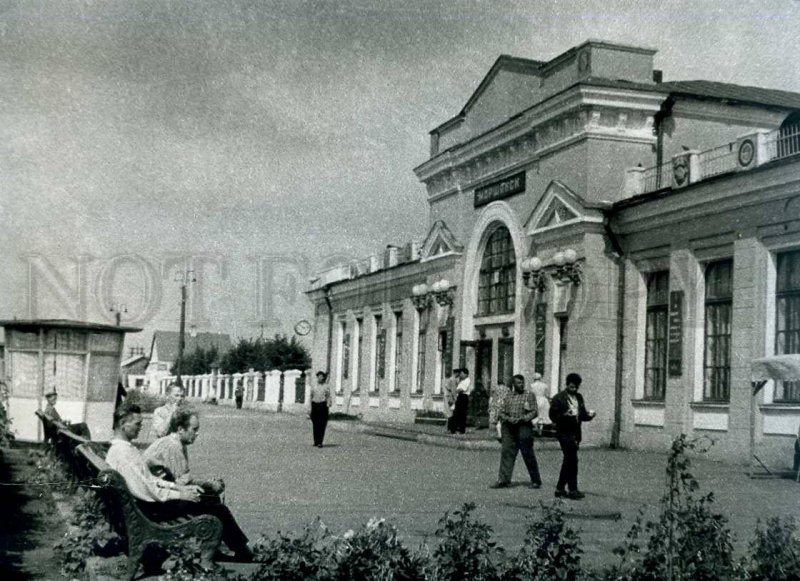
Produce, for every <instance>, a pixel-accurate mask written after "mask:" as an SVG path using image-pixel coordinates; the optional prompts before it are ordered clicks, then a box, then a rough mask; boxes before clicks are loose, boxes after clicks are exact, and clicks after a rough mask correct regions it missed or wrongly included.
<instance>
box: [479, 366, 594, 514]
mask: <svg viewBox="0 0 800 581" xmlns="http://www.w3.org/2000/svg"><path fill="white" fill-rule="evenodd" d="M537 381H541V376H539V377H538V378H537ZM582 382H583V379H582V378H581V376H580V375H578V374H577V373H570V374H569V375H567V378H566V388H565V389H564V390H563V391H560V392H559V393H557V394H556V395H554V396H553V398H552V399H551V400H550V401H549V402H548V403H549V411H548V416H549V418H550V421H551V422H552V423H553V425H554V427H555V431H556V438H557V439H558V443H559V445H560V446H561V452H562V454H563V459H562V462H561V471H560V473H559V475H558V483H557V484H556V490H555V496H556V497H558V498H569V499H573V500H580V499H581V498H584V494H583V492H581V491H580V489H579V488H578V448H579V447H580V442H581V436H582V430H581V424H582V423H583V422H588V421H591V420H592V419H594V416H595V412H594V411H592V410H587V409H586V404H585V403H584V401H583V396H582V395H581V394H580V393H578V390H579V389H580V386H581V383H582ZM543 385H544V384H543ZM537 387H538V388H537ZM498 391H499V393H498V394H497V396H496V398H495V401H494V402H493V411H494V414H493V415H494V418H495V419H496V420H497V422H498V425H499V429H500V442H501V452H500V473H499V476H498V479H497V482H495V483H494V484H493V485H492V488H507V487H508V486H509V485H510V484H511V476H512V474H513V472H514V463H515V462H516V458H517V454H518V453H520V454H522V459H523V461H524V462H525V467H526V468H527V469H528V476H529V477H530V479H531V484H530V485H531V488H541V486H542V477H541V474H540V473H539V465H538V463H537V461H536V454H535V452H534V451H533V438H534V420H536V419H537V418H539V417H540V416H539V413H540V409H539V408H540V405H539V402H538V401H537V392H539V391H542V390H541V386H537V385H536V382H534V385H533V389H531V390H526V388H525V377H524V376H522V375H515V376H514V377H513V378H512V380H511V389H510V390H505V391H503V390H498ZM539 397H540V398H541V397H543V395H539ZM545 400H546V398H545Z"/></svg>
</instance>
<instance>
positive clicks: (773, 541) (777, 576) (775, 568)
mask: <svg viewBox="0 0 800 581" xmlns="http://www.w3.org/2000/svg"><path fill="white" fill-rule="evenodd" d="M796 532H797V527H796V525H795V522H794V520H793V519H791V518H787V519H786V520H781V519H780V517H775V518H770V519H768V520H767V525H766V527H762V526H761V522H759V523H758V525H757V526H756V536H755V538H754V539H753V540H752V541H751V542H750V554H749V555H748V557H747V558H746V559H745V562H744V563H743V569H744V571H743V575H742V576H743V578H744V579H750V580H752V581H756V580H757V579H771V580H774V581H788V580H789V579H800V541H798V539H797V538H796V537H795V533H796Z"/></svg>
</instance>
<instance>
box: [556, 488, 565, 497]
mask: <svg viewBox="0 0 800 581" xmlns="http://www.w3.org/2000/svg"><path fill="white" fill-rule="evenodd" d="M565 496H567V491H566V490H559V489H558V488H556V498H564V497H565Z"/></svg>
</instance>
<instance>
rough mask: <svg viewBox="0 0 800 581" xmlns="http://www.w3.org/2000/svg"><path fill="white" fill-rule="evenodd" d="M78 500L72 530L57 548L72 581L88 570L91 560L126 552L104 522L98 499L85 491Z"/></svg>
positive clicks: (70, 528)
mask: <svg viewBox="0 0 800 581" xmlns="http://www.w3.org/2000/svg"><path fill="white" fill-rule="evenodd" d="M74 498H75V504H74V507H73V514H72V517H71V518H70V521H69V524H70V525H71V526H69V527H68V531H67V534H66V535H64V538H63V539H62V540H61V541H59V542H58V543H56V545H55V547H54V548H55V550H56V552H57V553H59V555H60V557H61V561H62V563H63V565H62V569H61V570H62V572H63V573H64V575H66V576H67V577H70V578H73V577H74V576H75V575H78V574H80V573H82V572H83V571H84V570H85V569H86V561H87V560H88V559H89V557H93V556H95V555H97V556H101V557H110V556H112V555H115V554H119V553H120V552H121V551H122V542H121V540H120V538H119V537H118V536H117V534H116V533H114V532H113V531H112V530H111V529H110V528H109V526H108V525H107V524H106V522H105V520H104V519H103V518H102V513H101V512H100V504H99V502H98V500H97V498H96V497H95V495H94V494H93V493H91V492H89V491H81V492H79V493H78V494H76V495H75V497H74Z"/></svg>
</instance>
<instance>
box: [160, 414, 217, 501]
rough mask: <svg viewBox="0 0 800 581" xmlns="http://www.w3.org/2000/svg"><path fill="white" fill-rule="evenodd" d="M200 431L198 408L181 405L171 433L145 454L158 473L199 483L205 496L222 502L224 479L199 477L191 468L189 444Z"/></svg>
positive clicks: (170, 430) (174, 478)
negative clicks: (196, 476) (202, 478)
mask: <svg viewBox="0 0 800 581" xmlns="http://www.w3.org/2000/svg"><path fill="white" fill-rule="evenodd" d="M199 431H200V416H199V415H198V413H197V411H196V410H193V409H191V408H188V407H181V408H178V409H177V410H175V413H174V414H172V418H171V419H170V424H169V433H168V434H167V435H166V436H164V437H163V438H159V439H158V440H156V441H155V442H153V443H152V444H150V446H149V447H148V448H147V450H145V451H144V458H145V460H147V465H148V466H149V467H150V472H152V473H153V474H154V475H156V476H158V477H160V478H163V479H164V480H168V481H170V482H177V483H178V484H195V485H197V486H199V487H200V488H202V489H203V495H204V499H203V500H209V501H214V502H219V495H220V494H222V492H223V491H224V490H225V484H224V483H223V482H222V480H221V479H219V478H216V479H214V480H209V481H204V480H199V479H197V478H195V476H194V475H193V474H192V473H191V472H190V471H189V450H188V447H189V446H190V445H191V444H193V443H194V441H195V440H196V439H197V434H198V433H199Z"/></svg>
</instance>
